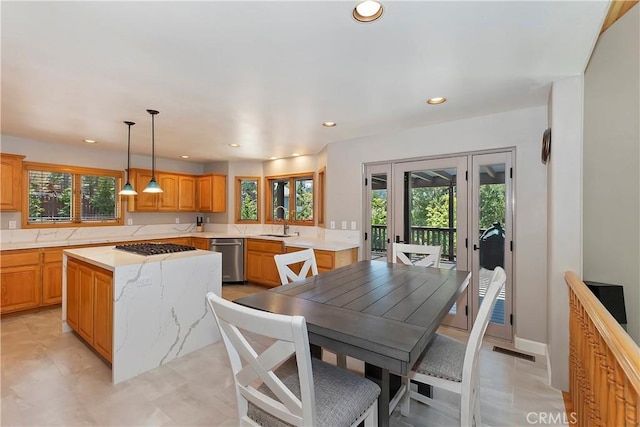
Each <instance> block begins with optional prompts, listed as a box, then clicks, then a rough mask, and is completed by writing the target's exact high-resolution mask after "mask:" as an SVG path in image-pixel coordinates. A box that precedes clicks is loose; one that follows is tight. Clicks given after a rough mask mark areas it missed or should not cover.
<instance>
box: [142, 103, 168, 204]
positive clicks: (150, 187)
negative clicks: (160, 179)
mask: <svg viewBox="0 0 640 427" xmlns="http://www.w3.org/2000/svg"><path fill="white" fill-rule="evenodd" d="M147 113H149V114H151V181H149V183H148V184H147V186H146V188H145V189H144V190H142V192H143V193H162V192H163V191H162V188H160V186H159V185H158V183H157V182H156V152H155V146H156V142H155V122H154V118H155V115H156V114H159V113H160V112H159V111H156V110H147Z"/></svg>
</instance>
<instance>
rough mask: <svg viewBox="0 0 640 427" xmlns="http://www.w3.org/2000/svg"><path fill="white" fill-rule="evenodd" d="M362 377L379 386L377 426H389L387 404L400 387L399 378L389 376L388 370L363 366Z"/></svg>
mask: <svg viewBox="0 0 640 427" xmlns="http://www.w3.org/2000/svg"><path fill="white" fill-rule="evenodd" d="M364 376H365V377H367V378H368V379H370V380H371V381H373V382H375V383H376V384H378V385H379V386H380V396H379V397H378V425H379V426H381V427H388V426H389V402H390V401H391V397H392V396H395V394H396V393H397V392H398V390H399V389H400V387H401V386H402V381H401V378H400V377H399V376H398V375H394V374H390V373H389V370H388V369H382V368H379V367H377V366H373V365H370V364H368V363H365V364H364Z"/></svg>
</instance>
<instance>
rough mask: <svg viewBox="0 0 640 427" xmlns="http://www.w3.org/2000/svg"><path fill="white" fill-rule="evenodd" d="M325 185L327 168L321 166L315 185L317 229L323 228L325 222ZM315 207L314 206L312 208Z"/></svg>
mask: <svg viewBox="0 0 640 427" xmlns="http://www.w3.org/2000/svg"><path fill="white" fill-rule="evenodd" d="M326 184H327V168H326V166H323V167H322V168H320V169H319V170H318V184H317V186H316V187H317V194H318V200H317V202H315V204H317V214H318V227H324V220H325V188H326ZM314 207H315V206H314Z"/></svg>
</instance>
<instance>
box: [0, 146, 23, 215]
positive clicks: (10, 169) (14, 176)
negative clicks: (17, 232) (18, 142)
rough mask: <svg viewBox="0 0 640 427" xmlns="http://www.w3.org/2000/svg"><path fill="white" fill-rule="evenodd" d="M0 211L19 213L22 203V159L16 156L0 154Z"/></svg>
mask: <svg viewBox="0 0 640 427" xmlns="http://www.w3.org/2000/svg"><path fill="white" fill-rule="evenodd" d="M0 159H1V161H2V164H1V165H0V186H1V188H0V211H19V210H20V209H21V207H22V206H21V202H22V193H21V192H22V159H24V156H19V155H16V154H0Z"/></svg>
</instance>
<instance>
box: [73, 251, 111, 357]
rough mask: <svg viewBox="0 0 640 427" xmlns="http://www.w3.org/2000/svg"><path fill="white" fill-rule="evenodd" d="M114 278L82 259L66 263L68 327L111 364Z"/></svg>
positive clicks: (106, 271) (107, 272)
mask: <svg viewBox="0 0 640 427" xmlns="http://www.w3.org/2000/svg"><path fill="white" fill-rule="evenodd" d="M112 278H113V275H112V273H111V272H110V271H108V270H105V269H102V268H100V267H97V266H95V265H91V264H88V263H85V262H82V261H79V260H75V259H69V260H68V261H67V324H68V325H69V326H70V327H71V328H72V329H73V330H75V331H76V332H77V333H78V335H80V336H81V337H82V339H84V340H85V342H86V343H87V344H89V345H90V346H91V347H93V349H94V350H96V351H97V352H98V354H100V355H101V356H102V357H104V358H105V359H106V360H108V361H109V362H111V361H112V348H113V344H112V343H113V279H112Z"/></svg>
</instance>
